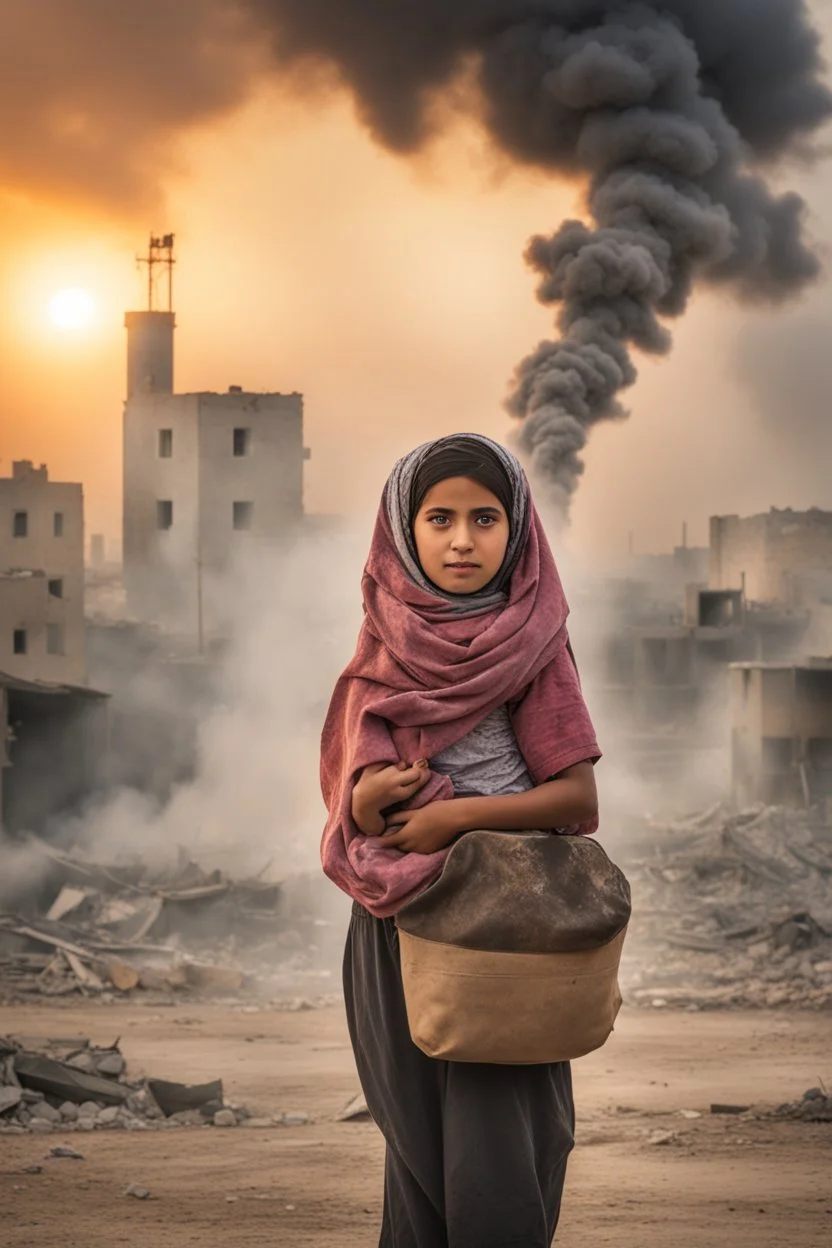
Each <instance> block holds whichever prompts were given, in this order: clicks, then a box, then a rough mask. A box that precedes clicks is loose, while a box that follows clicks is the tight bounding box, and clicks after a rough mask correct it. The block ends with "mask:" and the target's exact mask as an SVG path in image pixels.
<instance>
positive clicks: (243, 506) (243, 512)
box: [233, 503, 254, 529]
mask: <svg viewBox="0 0 832 1248" xmlns="http://www.w3.org/2000/svg"><path fill="white" fill-rule="evenodd" d="M233 507H234V528H235V529H250V528H251V521H252V517H253V515H254V503H234V504H233Z"/></svg>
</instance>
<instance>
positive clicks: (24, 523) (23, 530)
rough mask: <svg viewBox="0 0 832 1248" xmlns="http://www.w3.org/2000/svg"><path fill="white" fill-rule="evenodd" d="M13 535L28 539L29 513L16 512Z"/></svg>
mask: <svg viewBox="0 0 832 1248" xmlns="http://www.w3.org/2000/svg"><path fill="white" fill-rule="evenodd" d="M12 533H13V534H14V536H15V537H28V534H29V513H28V511H16V512H15V513H14V519H13V521H12Z"/></svg>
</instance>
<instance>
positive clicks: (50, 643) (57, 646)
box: [46, 624, 64, 654]
mask: <svg viewBox="0 0 832 1248" xmlns="http://www.w3.org/2000/svg"><path fill="white" fill-rule="evenodd" d="M63 652H64V626H63V624H47V625H46V653H47V654H63Z"/></svg>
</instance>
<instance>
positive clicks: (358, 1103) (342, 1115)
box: [335, 1092, 371, 1122]
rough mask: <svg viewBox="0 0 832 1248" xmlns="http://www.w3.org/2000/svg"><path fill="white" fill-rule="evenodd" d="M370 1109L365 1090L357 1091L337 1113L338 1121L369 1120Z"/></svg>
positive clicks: (336, 1118)
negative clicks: (365, 1097)
mask: <svg viewBox="0 0 832 1248" xmlns="http://www.w3.org/2000/svg"><path fill="white" fill-rule="evenodd" d="M370 1118H371V1116H370V1111H369V1109H368V1108H367V1102H366V1100H365V1099H364V1093H363V1092H357V1093H356V1095H355V1096H354V1097H353V1098H352V1099H351V1100H349V1101H347V1103H346V1105H345V1106H344V1108H343V1109H342V1110H339V1112H338V1113H337V1114H336V1115H335V1121H336V1122H369V1121H370Z"/></svg>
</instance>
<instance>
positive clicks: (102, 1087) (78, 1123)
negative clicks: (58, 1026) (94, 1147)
mask: <svg viewBox="0 0 832 1248" xmlns="http://www.w3.org/2000/svg"><path fill="white" fill-rule="evenodd" d="M38 1049H40V1050H41V1051H39V1052H38V1051H37V1050H38ZM79 1067H82V1068H81V1069H79ZM250 1117H251V1115H250V1113H249V1111H248V1109H247V1108H246V1107H245V1106H243V1105H235V1104H229V1103H228V1102H227V1101H225V1100H224V1097H223V1086H222V1081H221V1080H220V1079H214V1080H212V1081H211V1082H210V1083H204V1084H199V1085H197V1086H188V1085H187V1084H182V1083H172V1082H170V1081H168V1080H163V1079H147V1078H138V1079H133V1078H130V1077H129V1074H128V1070H127V1063H126V1062H125V1060H124V1056H123V1054H122V1052H121V1050H120V1048H119V1044H118V1041H116V1043H115V1044H112V1045H109V1046H107V1047H106V1048H99V1047H96V1046H95V1045H92V1044H90V1042H89V1040H87V1039H85V1038H82V1037H81V1038H79V1037H77V1036H76V1037H72V1038H71V1039H68V1040H58V1039H52V1040H49V1039H39V1038H38V1037H36V1036H25V1037H13V1036H9V1037H0V1135H20V1134H22V1133H23V1132H24V1131H26V1132H29V1133H30V1134H32V1135H38V1134H40V1135H48V1134H50V1133H51V1132H52V1131H58V1132H61V1133H62V1134H63V1133H68V1132H74V1131H81V1132H85V1131H99V1130H111V1131H112V1130H126V1131H138V1130H148V1129H150V1128H154V1127H165V1126H171V1127H197V1126H199V1127H202V1126H206V1125H210V1124H211V1123H213V1124H214V1125H215V1126H220V1127H224V1126H237V1124H238V1123H241V1122H244V1121H246V1120H248V1119H249V1118H250ZM302 1117H303V1121H308V1117H307V1116H305V1115H304V1116H302ZM76 1155H77V1156H80V1154H76V1153H75V1152H74V1150H72V1149H70V1150H69V1151H60V1150H55V1149H53V1150H51V1152H50V1156H53V1157H64V1156H66V1157H73V1156H76Z"/></svg>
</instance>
